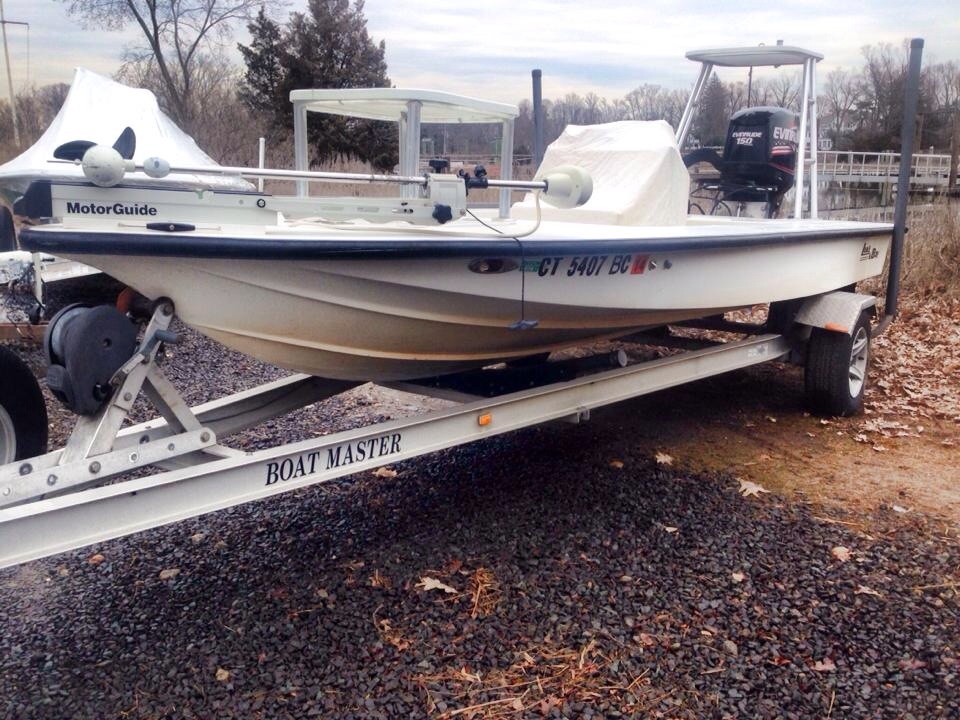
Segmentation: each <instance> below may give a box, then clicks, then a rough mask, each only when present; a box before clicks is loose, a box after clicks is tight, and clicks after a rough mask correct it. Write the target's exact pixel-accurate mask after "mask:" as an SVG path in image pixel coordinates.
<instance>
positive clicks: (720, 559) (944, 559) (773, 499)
mask: <svg viewBox="0 0 960 720" xmlns="http://www.w3.org/2000/svg"><path fill="white" fill-rule="evenodd" d="M171 359H172V360H173V361H175V362H170V363H168V371H169V373H170V374H171V375H173V379H174V380H175V382H176V383H177V384H178V385H179V386H180V387H181V388H182V390H183V391H184V393H185V394H186V395H188V397H189V399H190V400H191V401H192V402H199V401H201V400H203V399H205V397H206V396H207V395H208V393H209V388H207V386H206V385H205V384H204V379H205V378H209V377H217V378H218V388H219V389H224V388H226V389H239V388H240V387H242V386H244V385H249V384H251V383H252V382H261V381H263V380H265V379H268V378H270V377H275V376H276V375H277V374H278V371H276V370H275V369H273V368H269V367H266V366H263V365H260V364H259V363H255V362H254V361H251V360H249V359H245V358H242V357H241V356H236V355H233V354H225V353H223V352H222V350H220V349H219V348H217V347H216V346H213V345H212V344H211V343H208V342H206V341H204V340H203V339H202V338H199V337H197V336H196V335H194V334H192V333H189V332H188V333H185V342H184V344H183V345H181V346H178V347H177V348H175V349H174V350H173V357H172V358H171ZM174 370H175V372H174ZM371 398H372V393H371V392H370V391H369V390H368V389H365V388H361V389H358V390H355V391H353V392H352V393H350V394H349V395H348V396H347V397H346V398H342V399H335V400H332V401H328V402H326V403H321V404H319V405H317V406H314V407H313V408H308V409H305V410H302V411H299V412H298V413H294V414H292V415H291V416H288V417H286V418H283V419H280V420H277V421H274V422H272V423H268V424H266V425H265V426H264V427H263V428H261V429H259V430H258V431H256V432H251V433H247V434H245V435H243V436H241V437H240V438H239V439H238V442H237V445H238V446H242V447H247V448H252V447H259V446H263V445H266V444H269V443H273V442H279V441H281V440H288V439H294V438H300V437H306V436H310V435H313V434H316V433H317V432H323V431H329V430H331V429H339V428H343V427H347V426H350V425H355V424H358V423H360V422H366V421H369V420H370V419H377V417H385V416H393V415H397V414H401V413H405V412H408V411H410V410H412V409H413V408H412V407H411V406H410V405H407V404H405V403H404V401H403V400H402V396H398V397H395V398H393V399H392V400H391V402H390V403H388V404H387V405H386V406H385V407H374V406H372V405H370V402H371ZM643 408H644V403H643V401H635V402H630V403H625V404H623V405H621V406H618V407H617V408H612V409H609V410H607V411H604V412H601V413H597V414H596V419H595V421H593V422H591V423H590V424H587V425H585V426H568V425H554V426H548V427H543V428H534V429H529V430H525V431H521V432H517V433H512V434H510V435H508V436H505V437H501V438H495V439H492V440H489V441H484V442H480V443H476V444H473V445H469V446H465V447H462V448H458V449H455V450H452V451H447V452H443V453H437V454H434V455H431V456H428V457H425V458H421V459H419V460H416V461H411V462H407V463H403V464H400V465H396V466H394V467H393V470H394V471H396V473H397V474H396V476H395V477H390V473H380V474H379V475H378V474H374V473H365V474H363V475H362V476H358V477H354V478H349V479H348V480H347V481H343V482H337V483H332V484H328V485H325V486H320V487H314V488H307V489H304V490H301V491H296V492H293V493H289V494H287V495H284V496H281V497H280V498H276V499H273V500H270V501H266V502H263V503H257V504H252V505H248V506H244V507H240V508H234V509H232V510H228V511H224V512H221V513H217V514H214V515H211V516H207V517H204V518H199V519H195V520H192V521H188V522H184V523H179V524H177V525H173V526H170V527H167V528H161V529H157V530H154V531H151V532H147V533H142V534H140V535H138V536H134V537H131V538H124V539H120V540H116V541H112V542H109V543H104V544H103V545H101V546H98V547H95V548H88V549H85V550H82V551H77V552H73V553H69V554H64V555H60V556H57V557H54V558H49V559H47V560H43V561H38V562H34V563H30V564H27V565H24V566H21V567H18V568H12V569H7V570H4V571H0V714H2V715H3V716H4V717H15V718H65V717H70V718H106V717H131V718H194V717H197V718H209V717H218V718H227V717H238V718H239V717H242V718H251V717H252V718H286V717H290V718H301V717H345V718H346V717H357V718H360V717H364V718H396V717H423V716H433V717H468V718H469V717H663V718H703V717H716V718H725V717H731V718H754V717H760V718H767V717H770V718H774V717H776V718H791V717H793V718H809V717H834V718H860V717H864V718H867V717H869V718H875V717H883V718H886V717H891V718H894V717H904V718H932V717H960V700H958V697H960V690H958V685H960V668H958V662H960V629H958V616H960V608H958V599H957V583H958V579H957V571H958V567H960V546H958V544H957V541H956V537H955V536H954V535H953V534H952V531H951V530H950V529H949V528H947V526H946V525H944V524H943V523H940V522H938V521H937V520H936V519H934V518H928V517H924V516H922V515H919V514H909V515H902V514H898V513H896V512H894V511H893V510H888V511H883V512H881V513H879V514H875V515H872V516H862V515H853V514H849V515H843V514H839V513H838V512H837V511H830V512H829V514H828V513H827V511H824V510H822V509H818V508H816V507H814V506H811V505H807V504H805V503H802V502H789V503H788V502H787V501H785V500H783V499H782V498H778V497H777V496H775V495H771V494H760V495H757V496H751V497H743V496H741V495H740V494H739V493H738V484H737V482H736V481H735V480H734V479H733V478H731V477H729V476H723V475H701V476H690V475H686V474H682V473H677V472H674V471H673V470H672V469H671V468H669V467H667V466H663V465H661V466H658V465H657V464H656V462H655V461H654V459H653V458H650V457H647V456H645V455H637V454H635V451H634V450H633V448H632V445H631V439H630V422H631V416H632V415H633V414H635V413H637V412H642V411H643ZM62 422H63V419H62V418H61V416H59V415H55V416H54V424H55V425H61V424H62ZM844 549H845V550H847V551H848V554H847V553H844ZM848 555H849V556H848Z"/></svg>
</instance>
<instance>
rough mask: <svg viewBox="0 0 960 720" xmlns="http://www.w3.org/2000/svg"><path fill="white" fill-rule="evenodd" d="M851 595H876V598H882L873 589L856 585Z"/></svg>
mask: <svg viewBox="0 0 960 720" xmlns="http://www.w3.org/2000/svg"><path fill="white" fill-rule="evenodd" d="M853 594H854V595H876V596H877V597H882V596H881V595H880V593H878V592H877V591H876V590H874V589H873V588H869V587H867V586H866V585H857V589H856V590H854V591H853Z"/></svg>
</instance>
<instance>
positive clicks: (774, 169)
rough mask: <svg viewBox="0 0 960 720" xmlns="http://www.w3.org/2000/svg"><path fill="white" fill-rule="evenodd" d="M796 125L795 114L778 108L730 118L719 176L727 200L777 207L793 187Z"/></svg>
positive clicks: (741, 113) (745, 113)
mask: <svg viewBox="0 0 960 720" xmlns="http://www.w3.org/2000/svg"><path fill="white" fill-rule="evenodd" d="M798 124H799V117H798V116H797V114H796V113H794V112H792V111H790V110H786V109H785V108H779V107H753V108H747V109H745V110H741V111H740V112H738V113H736V114H735V115H734V116H733V117H732V118H730V125H729V126H728V127H727V142H726V144H725V145H724V147H723V162H722V165H721V172H720V182H721V183H722V184H723V185H724V186H725V188H726V189H727V192H726V193H725V195H726V197H727V198H728V199H730V200H736V201H742V202H770V203H773V204H774V205H777V206H779V204H780V201H781V200H782V199H783V194H784V193H785V192H786V191H787V190H789V189H790V188H792V187H793V182H794V172H795V171H796V167H797V138H798V136H799V132H798V130H797V126H798Z"/></svg>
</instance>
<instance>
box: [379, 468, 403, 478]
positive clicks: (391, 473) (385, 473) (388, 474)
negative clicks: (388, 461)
mask: <svg viewBox="0 0 960 720" xmlns="http://www.w3.org/2000/svg"><path fill="white" fill-rule="evenodd" d="M373 474H374V475H376V476H377V477H381V478H395V477H396V476H397V471H396V470H391V469H390V468H388V467H379V468H377V469H376V470H374V471H373Z"/></svg>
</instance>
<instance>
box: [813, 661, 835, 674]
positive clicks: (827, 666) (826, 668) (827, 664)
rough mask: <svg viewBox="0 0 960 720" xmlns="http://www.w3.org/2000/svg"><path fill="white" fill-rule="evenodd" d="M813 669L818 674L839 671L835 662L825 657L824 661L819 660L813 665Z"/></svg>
mask: <svg viewBox="0 0 960 720" xmlns="http://www.w3.org/2000/svg"><path fill="white" fill-rule="evenodd" d="M813 669H814V670H816V671H817V672H833V671H834V670H836V669H837V666H836V665H835V664H834V662H833V660H831V659H830V658H828V657H825V658H824V659H823V660H817V661H816V662H815V663H814V664H813Z"/></svg>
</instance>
